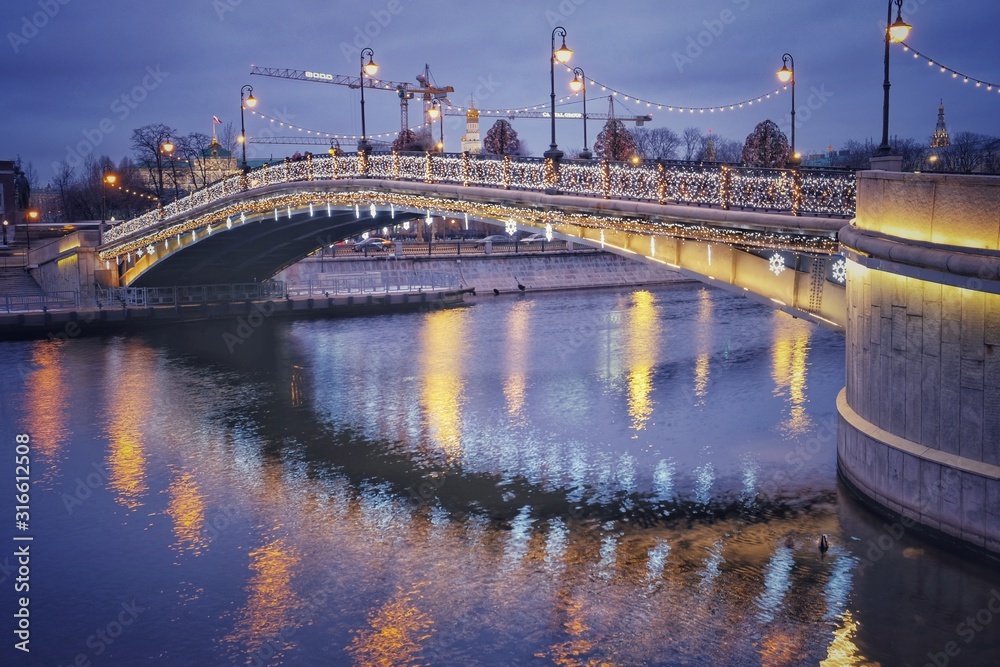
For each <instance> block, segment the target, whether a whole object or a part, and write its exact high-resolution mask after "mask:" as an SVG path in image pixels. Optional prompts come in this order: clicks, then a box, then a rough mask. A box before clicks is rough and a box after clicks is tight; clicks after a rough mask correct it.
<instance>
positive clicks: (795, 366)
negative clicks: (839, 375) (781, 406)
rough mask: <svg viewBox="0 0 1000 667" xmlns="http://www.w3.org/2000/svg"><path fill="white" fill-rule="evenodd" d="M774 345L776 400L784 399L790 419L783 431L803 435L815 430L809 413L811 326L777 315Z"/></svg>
mask: <svg viewBox="0 0 1000 667" xmlns="http://www.w3.org/2000/svg"><path fill="white" fill-rule="evenodd" d="M774 317H775V320H776V321H775V322H774V344H773V346H772V347H771V377H772V379H773V380H774V392H773V394H774V395H775V396H779V397H780V396H785V397H786V402H787V404H788V417H787V418H786V419H785V420H784V421H783V422H782V424H781V429H782V431H784V432H785V433H786V434H787V435H803V434H805V433H808V432H809V430H810V429H811V428H812V427H813V421H812V419H811V418H810V417H809V413H808V411H807V410H806V403H807V398H806V373H807V371H808V365H809V364H808V362H809V338H810V336H811V335H812V325H811V324H809V323H807V322H804V321H803V320H798V319H792V318H790V317H788V316H787V315H785V314H784V313H781V312H778V311H775V313H774Z"/></svg>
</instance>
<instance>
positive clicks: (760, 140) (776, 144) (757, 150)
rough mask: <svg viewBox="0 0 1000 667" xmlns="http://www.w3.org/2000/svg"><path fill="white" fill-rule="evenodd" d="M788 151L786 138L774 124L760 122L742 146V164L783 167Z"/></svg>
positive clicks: (771, 122)
mask: <svg viewBox="0 0 1000 667" xmlns="http://www.w3.org/2000/svg"><path fill="white" fill-rule="evenodd" d="M790 151H791V149H790V148H789V147H788V137H786V136H785V133H784V132H782V131H781V130H780V129H779V128H778V126H777V125H776V124H775V122H774V121H773V120H765V121H761V122H760V123H758V124H757V127H755V128H754V129H753V132H751V133H750V134H749V135H747V140H746V143H744V144H743V164H745V165H747V166H748V167H784V166H785V163H786V162H787V161H788V154H789V152H790Z"/></svg>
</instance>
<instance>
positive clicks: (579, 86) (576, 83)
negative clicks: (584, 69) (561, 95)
mask: <svg viewBox="0 0 1000 667" xmlns="http://www.w3.org/2000/svg"><path fill="white" fill-rule="evenodd" d="M569 89H570V90H572V91H573V92H574V93H578V92H580V91H581V90H583V81H581V80H580V78H579V77H578V76H577V75H575V74H574V75H573V80H572V81H570V82H569Z"/></svg>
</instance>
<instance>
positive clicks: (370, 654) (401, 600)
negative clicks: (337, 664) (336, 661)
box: [347, 588, 434, 665]
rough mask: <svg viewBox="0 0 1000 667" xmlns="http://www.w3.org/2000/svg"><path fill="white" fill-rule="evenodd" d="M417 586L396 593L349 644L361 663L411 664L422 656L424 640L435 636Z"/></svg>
mask: <svg viewBox="0 0 1000 667" xmlns="http://www.w3.org/2000/svg"><path fill="white" fill-rule="evenodd" d="M422 598H423V596H422V595H420V593H419V591H418V589H417V588H414V589H413V590H410V591H407V592H404V591H403V590H399V591H397V592H396V594H395V595H394V596H393V597H392V598H391V599H390V600H389V601H388V602H386V603H385V604H384V605H382V606H381V607H380V608H379V609H378V610H377V611H375V612H373V613H372V614H371V616H370V617H369V619H368V627H367V628H365V629H363V630H361V631H360V632H358V633H357V635H356V636H355V638H354V641H353V642H351V645H350V646H349V647H348V648H347V650H348V651H350V653H351V654H352V655H353V656H354V659H355V660H356V662H357V664H360V665H410V664H415V663H414V660H416V659H417V658H418V657H419V653H420V651H421V649H422V648H423V647H422V646H421V642H423V641H424V640H426V639H428V638H429V637H431V636H432V634H431V633H432V631H433V630H432V629H433V626H434V621H433V620H432V619H431V617H430V616H428V615H427V614H425V613H424V612H423V611H421V610H420V608H419V607H418V606H417V605H418V602H419V601H420V600H422Z"/></svg>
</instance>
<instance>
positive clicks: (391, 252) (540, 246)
mask: <svg viewBox="0 0 1000 667" xmlns="http://www.w3.org/2000/svg"><path fill="white" fill-rule="evenodd" d="M576 247H577V249H579V250H586V251H591V250H592V248H589V247H587V246H583V245H578V246H576ZM568 249H569V245H568V244H567V243H566V241H559V240H552V241H530V242H527V243H521V242H514V241H509V242H499V243H491V244H490V248H489V250H490V252H489V253H487V245H486V244H485V243H484V242H483V241H482V240H476V239H473V240H458V241H433V242H431V243H428V242H426V241H403V242H401V243H400V254H397V253H396V247H395V244H394V245H392V246H389V247H388V248H387V249H385V250H374V249H368V250H365V251H360V250H359V251H357V252H355V251H354V248H353V247H352V246H350V245H346V246H334V247H333V248H324V249H323V250H322V259H324V260H328V259H344V258H354V259H389V260H392V259H395V258H397V257H400V256H402V257H420V256H424V257H428V256H432V255H449V256H451V255H458V256H460V255H486V254H493V255H509V254H521V253H535V252H556V251H566V250H568ZM313 257H315V258H316V259H319V258H320V253H317V254H316V255H313Z"/></svg>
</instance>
